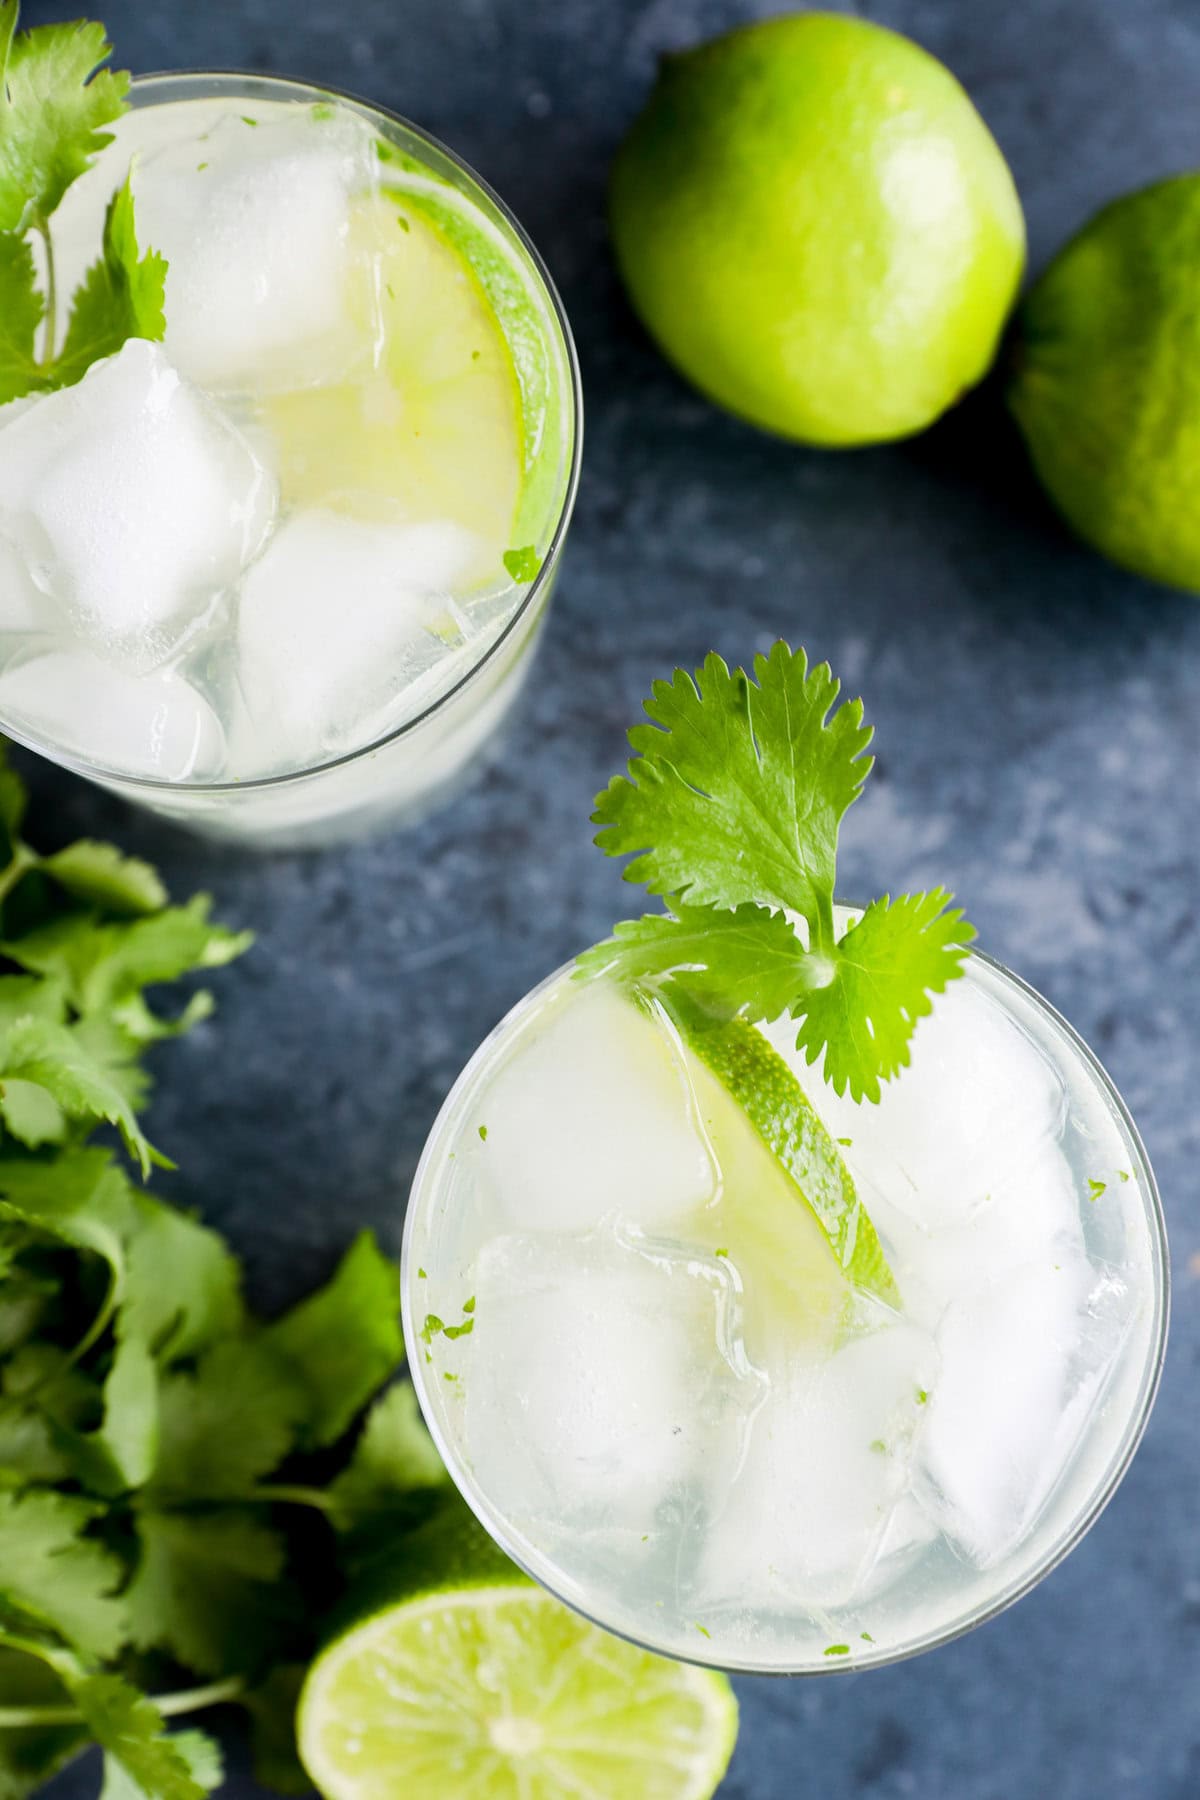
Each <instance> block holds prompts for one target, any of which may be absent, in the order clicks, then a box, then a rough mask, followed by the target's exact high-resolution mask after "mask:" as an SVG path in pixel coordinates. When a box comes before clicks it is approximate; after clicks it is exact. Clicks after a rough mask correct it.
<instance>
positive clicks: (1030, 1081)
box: [769, 980, 1066, 1230]
mask: <svg viewBox="0 0 1200 1800" xmlns="http://www.w3.org/2000/svg"><path fill="white" fill-rule="evenodd" d="M769 1035H770V1036H771V1037H772V1039H773V1041H774V1042H775V1043H776V1045H777V1047H778V1048H779V1049H780V1051H781V1053H782V1054H784V1055H785V1056H787V1058H788V1061H789V1062H790V1063H791V1064H792V1066H793V1068H795V1070H796V1073H797V1076H798V1078H799V1079H800V1080H801V1082H802V1083H803V1085H804V1087H805V1088H806V1089H807V1091H808V1093H809V1094H810V1096H811V1097H812V1100H813V1103H814V1105H815V1106H816V1107H817V1110H818V1111H819V1113H820V1115H821V1117H822V1118H823V1119H824V1121H825V1123H826V1125H827V1126H828V1128H829V1130H830V1132H831V1133H832V1134H833V1135H834V1136H835V1137H837V1138H848V1139H849V1140H850V1143H849V1147H848V1150H847V1161H848V1162H849V1163H850V1165H851V1168H852V1170H853V1172H854V1173H855V1174H856V1175H861V1176H862V1177H863V1178H864V1179H865V1180H866V1181H867V1182H869V1183H870V1184H872V1185H873V1186H874V1187H876V1188H877V1189H878V1190H879V1191H880V1192H881V1193H882V1194H884V1195H885V1196H886V1198H887V1200H888V1201H889V1203H890V1204H892V1205H894V1206H896V1207H897V1208H899V1209H900V1210H901V1211H902V1212H905V1213H907V1214H908V1215H909V1216H910V1217H911V1218H912V1219H914V1220H915V1221H916V1222H917V1223H918V1224H920V1225H921V1226H922V1227H927V1228H931V1229H934V1230H939V1229H942V1228H945V1227H952V1226H955V1225H959V1224H962V1223H963V1222H964V1221H965V1220H966V1219H967V1218H969V1217H970V1215H971V1214H972V1213H973V1212H974V1211H975V1210H976V1208H978V1207H979V1206H981V1205H982V1204H983V1203H984V1201H985V1200H986V1197H987V1195H988V1194H989V1193H993V1192H995V1191H996V1190H997V1189H999V1188H1001V1187H1004V1186H1006V1185H1010V1184H1012V1183H1013V1182H1014V1181H1015V1180H1017V1179H1019V1178H1020V1177H1022V1176H1023V1175H1024V1174H1025V1173H1026V1172H1027V1171H1028V1170H1030V1169H1031V1168H1034V1167H1035V1166H1036V1165H1037V1163H1038V1162H1039V1160H1041V1158H1042V1157H1043V1156H1044V1155H1045V1154H1046V1151H1047V1148H1048V1147H1053V1145H1054V1144H1055V1143H1056V1141H1057V1138H1058V1135H1059V1132H1060V1129H1061V1126H1062V1122H1063V1118H1064V1114H1065V1108H1066V1100H1065V1095H1064V1091H1063V1085H1062V1082H1061V1080H1060V1079H1059V1077H1058V1075H1057V1074H1056V1072H1055V1071H1054V1069H1053V1068H1052V1067H1051V1065H1050V1064H1049V1063H1048V1062H1047V1061H1046V1059H1045V1057H1044V1056H1043V1055H1042V1053H1041V1052H1040V1050H1039V1049H1038V1048H1037V1046H1036V1045H1035V1044H1034V1043H1033V1042H1032V1040H1031V1039H1030V1038H1028V1037H1027V1036H1026V1035H1025V1033H1024V1032H1023V1031H1022V1030H1021V1028H1020V1026H1019V1025H1018V1024H1017V1022H1016V1021H1015V1020H1014V1019H1013V1018H1012V1017H1011V1016H1010V1015H1009V1014H1007V1013H1006V1012H1004V1011H1002V1010H1001V1008H1000V1007H999V1006H997V1004H996V1003H995V1001H994V1000H992V999H991V998H990V996H989V995H988V994H987V992H986V991H984V990H982V989H980V988H979V987H977V986H976V985H975V984H974V983H972V982H971V981H969V980H963V981H956V982H954V983H953V985H952V986H951V987H949V988H948V989H947V991H946V992H945V993H944V994H940V995H938V997H937V998H936V1000H935V1002H934V1008H933V1012H932V1014H931V1015H930V1016H929V1017H928V1018H925V1019H922V1020H921V1021H920V1023H919V1024H918V1026H917V1029H916V1032H915V1034H914V1036H913V1039H912V1047H911V1049H912V1061H911V1065H910V1067H909V1068H907V1069H905V1070H904V1071H903V1072H902V1073H901V1075H900V1076H899V1077H898V1079H896V1080H895V1081H891V1082H885V1083H884V1084H883V1088H882V1092H881V1097H880V1100H879V1103H878V1105H867V1104H863V1105H857V1104H856V1103H855V1102H854V1101H853V1100H851V1099H850V1097H849V1094H844V1095H843V1096H842V1097H841V1099H839V1098H838V1097H837V1095H836V1094H835V1093H834V1091H833V1089H832V1088H831V1087H830V1086H829V1085H828V1083H826V1082H825V1081H824V1080H823V1079H822V1078H821V1075H820V1070H819V1065H818V1066H817V1067H815V1068H811V1069H810V1068H808V1067H806V1066H805V1065H804V1064H803V1061H802V1059H801V1057H800V1055H799V1052H797V1051H796V1049H795V1027H794V1026H793V1025H790V1022H789V1021H788V1020H786V1019H785V1020H782V1021H781V1022H780V1023H778V1024H776V1025H773V1026H771V1027H770V1029H769Z"/></svg>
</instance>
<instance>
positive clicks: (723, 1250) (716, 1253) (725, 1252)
mask: <svg viewBox="0 0 1200 1800" xmlns="http://www.w3.org/2000/svg"><path fill="white" fill-rule="evenodd" d="M713 1255H714V1256H725V1257H727V1256H728V1255H729V1251H728V1250H727V1249H726V1248H725V1246H724V1244H722V1245H721V1247H720V1249H719V1250H714V1251H713Z"/></svg>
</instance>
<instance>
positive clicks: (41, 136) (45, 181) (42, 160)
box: [0, 0, 129, 231]
mask: <svg viewBox="0 0 1200 1800" xmlns="http://www.w3.org/2000/svg"><path fill="white" fill-rule="evenodd" d="M17 10H18V9H17V3H16V0H3V4H2V5H0V231H18V230H24V229H25V227H26V226H28V225H30V224H34V223H42V224H44V222H45V221H46V220H47V219H48V218H49V217H50V214H51V213H52V212H53V211H54V209H55V207H56V206H57V205H58V203H59V201H60V200H61V199H62V197H63V195H64V194H65V193H66V191H67V189H68V188H69V187H70V185H71V183H72V182H73V181H74V180H75V179H76V177H77V176H80V175H82V174H83V172H84V170H85V169H87V168H88V167H89V165H90V164H91V161H92V158H93V157H94V156H95V155H96V154H97V152H98V151H100V150H102V149H103V148H104V146H105V145H106V144H109V143H111V142H112V133H111V132H107V131H104V130H103V129H102V127H103V126H105V125H110V124H111V123H112V122H113V120H114V119H117V118H119V117H120V115H121V114H122V113H123V112H124V110H125V105H126V101H125V95H126V93H127V91H128V88H129V75H128V73H127V72H125V71H124V70H122V71H120V72H112V71H109V70H106V69H104V68H103V67H102V64H104V63H105V62H107V60H108V57H109V54H110V51H111V48H112V46H111V45H110V44H109V43H108V40H107V39H106V37H105V35H104V27H103V26H102V25H96V24H91V23H89V22H87V21H84V20H79V21H77V22H76V23H74V24H69V25H42V26H39V27H38V28H37V29H36V30H33V31H26V32H22V33H21V35H20V36H19V37H14V35H13V32H14V29H15V26H16V22H17Z"/></svg>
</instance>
